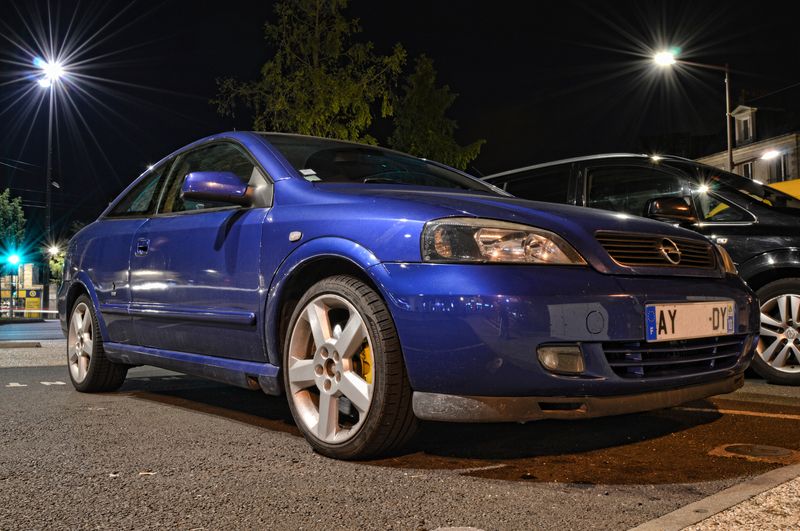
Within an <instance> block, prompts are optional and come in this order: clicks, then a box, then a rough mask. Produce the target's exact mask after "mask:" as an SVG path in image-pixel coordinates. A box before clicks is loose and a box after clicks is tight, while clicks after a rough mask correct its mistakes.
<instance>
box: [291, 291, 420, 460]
mask: <svg viewBox="0 0 800 531" xmlns="http://www.w3.org/2000/svg"><path fill="white" fill-rule="evenodd" d="M283 367H284V371H283V374H284V384H285V388H286V394H287V397H288V401H289V407H290V409H291V411H292V415H293V416H294V419H295V422H296V423H297V426H298V427H299V428H300V430H301V431H302V432H303V435H304V436H305V438H306V440H308V442H309V443H310V444H311V446H312V447H313V448H314V449H315V450H317V451H318V452H320V453H321V454H324V455H326V456H329V457H334V458H338V459H363V458H367V457H372V456H376V455H380V454H384V453H387V452H390V451H391V450H393V449H395V448H398V447H399V446H401V445H402V444H403V443H405V442H406V441H407V440H408V439H409V438H410V436H411V435H412V434H413V432H414V429H415V427H416V424H417V420H416V418H415V417H414V414H413V412H412V408H411V387H410V384H409V382H408V377H407V375H406V371H405V364H404V363H403V355H402V352H401V350H400V342H399V341H398V338H397V332H396V330H395V327H394V323H393V322H392V318H391V316H390V314H389V310H388V309H387V308H386V305H385V304H384V302H383V300H381V298H380V297H379V296H378V294H377V293H375V291H374V290H373V289H372V288H370V287H369V286H368V285H366V284H365V283H363V282H361V281H360V280H359V279H357V278H355V277H351V276H344V275H342V276H335V277H330V278H327V279H324V280H322V281H320V282H318V283H317V284H315V285H314V286H312V287H311V288H310V289H309V290H308V291H307V292H306V293H305V295H303V297H302V298H301V299H300V301H299V302H298V304H297V307H296V308H295V311H294V314H293V315H292V318H291V321H290V324H289V330H288V334H287V338H286V343H285V346H284V359H283Z"/></svg>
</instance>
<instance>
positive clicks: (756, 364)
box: [751, 278, 800, 385]
mask: <svg viewBox="0 0 800 531" xmlns="http://www.w3.org/2000/svg"><path fill="white" fill-rule="evenodd" d="M756 293H757V294H758V299H759V304H761V311H762V313H764V312H767V313H771V312H774V304H776V303H775V302H774V301H776V298H777V297H781V296H785V295H794V296H797V297H800V278H783V279H781V280H776V281H774V282H770V283H769V284H766V285H764V286H762V287H761V288H759V289H758V290H757V291H756ZM771 301H773V302H771ZM789 313H791V312H790V310H787V315H788V314H789ZM799 313H800V312H799ZM790 319H791V320H792V323H793V324H792V326H791V327H792V328H793V329H794V332H791V333H792V335H793V336H794V337H792V338H791V339H784V340H783V341H794V345H795V346H800V339H798V338H797V334H798V332H800V322H799V321H800V315H790ZM775 330H777V329H776V328H775V327H772V331H773V332H774V331H775ZM764 331H768V328H767V327H765V326H764V325H763V324H762V332H764ZM773 341H779V340H775V339H774V338H773V337H772V336H771V335H767V334H764V333H762V336H761V339H759V344H758V350H757V352H756V354H755V356H753V362H752V364H751V367H752V368H753V370H754V371H755V372H756V373H757V374H758V375H759V376H761V377H762V378H764V379H765V380H767V381H768V382H770V383H773V384H779V385H800V359H797V356H796V355H795V356H792V355H791V354H790V358H789V359H790V360H792V361H791V362H789V363H787V364H786V365H784V368H783V369H780V368H776V367H775V366H773V365H771V364H770V363H768V362H767V361H766V360H764V359H763V358H762V357H761V355H760V354H759V353H761V352H764V351H765V350H766V349H768V348H769V347H770V345H771V344H772V342H773ZM784 344H785V343H781V345H784ZM781 345H778V348H780V346H781ZM776 350H777V348H776ZM774 356H775V351H774V350H773V352H772V354H771V355H770V358H774Z"/></svg>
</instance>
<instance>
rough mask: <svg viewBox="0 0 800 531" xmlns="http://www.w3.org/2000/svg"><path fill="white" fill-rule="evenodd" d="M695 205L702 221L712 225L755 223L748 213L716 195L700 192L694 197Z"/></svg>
mask: <svg viewBox="0 0 800 531" xmlns="http://www.w3.org/2000/svg"><path fill="white" fill-rule="evenodd" d="M694 204H695V205H696V206H697V210H698V212H699V214H700V219H701V220H702V221H708V222H712V223H713V222H716V223H722V222H727V223H730V222H737V221H739V222H741V221H753V217H752V216H751V215H750V214H749V213H747V211H745V210H742V209H741V208H739V207H737V206H736V205H733V204H731V203H729V202H727V201H725V200H724V199H722V198H721V197H720V196H718V195H716V194H714V193H708V192H698V193H697V194H695V196H694Z"/></svg>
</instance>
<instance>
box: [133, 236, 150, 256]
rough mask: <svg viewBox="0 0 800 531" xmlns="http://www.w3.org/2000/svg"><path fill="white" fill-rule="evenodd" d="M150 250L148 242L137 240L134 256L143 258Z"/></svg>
mask: <svg viewBox="0 0 800 531" xmlns="http://www.w3.org/2000/svg"><path fill="white" fill-rule="evenodd" d="M149 250H150V240H148V239H146V238H139V239H138V240H137V241H136V256H144V255H146V254H147V251H149Z"/></svg>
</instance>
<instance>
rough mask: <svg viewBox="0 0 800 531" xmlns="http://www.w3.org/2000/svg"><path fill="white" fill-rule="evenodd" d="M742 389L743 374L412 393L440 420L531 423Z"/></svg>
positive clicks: (419, 410)
mask: <svg viewBox="0 0 800 531" xmlns="http://www.w3.org/2000/svg"><path fill="white" fill-rule="evenodd" d="M742 385H744V376H743V375H741V374H739V375H736V376H732V377H728V378H726V379H724V380H718V381H714V382H709V383H705V384H700V385H692V386H689V387H681V388H678V389H669V390H666V391H651V392H647V393H640V394H636V395H624V396H603V397H598V396H583V397H579V396H569V397H555V396H524V397H516V396H512V397H498V396H459V395H444V394H438V393H423V392H414V398H413V405H414V414H415V415H416V416H417V418H419V419H422V420H434V421H442V422H528V421H531V420H542V419H587V418H594V417H607V416H611V415H626V414H628V413H639V412H642V411H651V410H654V409H663V408H668V407H673V406H677V405H680V404H685V403H686V402H691V401H693V400H700V399H703V398H707V397H709V396H714V395H720V394H725V393H731V392H733V391H735V390H736V389H738V388H740V387H742Z"/></svg>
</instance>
